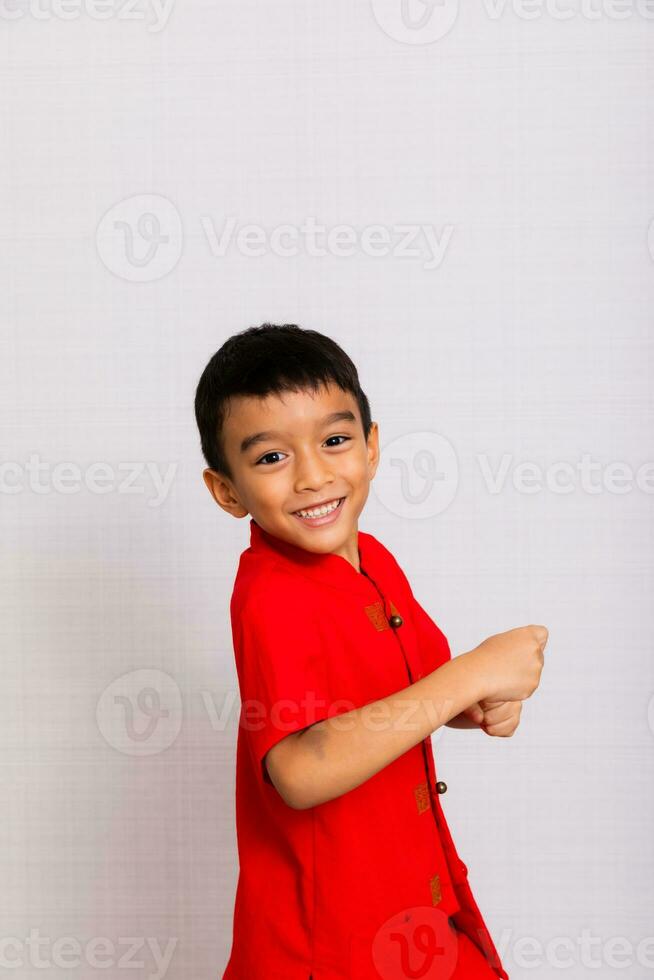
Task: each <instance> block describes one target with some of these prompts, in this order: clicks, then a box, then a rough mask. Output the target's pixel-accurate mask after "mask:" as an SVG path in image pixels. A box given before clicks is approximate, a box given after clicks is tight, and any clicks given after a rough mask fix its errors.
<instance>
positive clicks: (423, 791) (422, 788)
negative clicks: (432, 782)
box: [413, 783, 429, 813]
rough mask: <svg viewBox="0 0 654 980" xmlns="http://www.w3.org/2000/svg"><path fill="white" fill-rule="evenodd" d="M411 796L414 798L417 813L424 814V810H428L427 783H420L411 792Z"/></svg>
mask: <svg viewBox="0 0 654 980" xmlns="http://www.w3.org/2000/svg"><path fill="white" fill-rule="evenodd" d="M413 795H414V796H415V798H416V806H417V807H418V813H424V812H425V810H428V809H429V787H428V786H427V783H420V784H419V785H418V786H416V788H415V789H414V791H413Z"/></svg>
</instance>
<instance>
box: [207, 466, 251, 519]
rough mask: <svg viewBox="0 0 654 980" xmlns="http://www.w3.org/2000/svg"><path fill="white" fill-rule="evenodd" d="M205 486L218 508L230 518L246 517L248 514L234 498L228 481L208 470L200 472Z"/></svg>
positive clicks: (234, 495)
mask: <svg viewBox="0 0 654 980" xmlns="http://www.w3.org/2000/svg"><path fill="white" fill-rule="evenodd" d="M202 479H203V480H204V482H205V486H206V488H207V490H208V491H209V493H210V494H211V496H212V497H213V499H214V500H215V501H216V503H217V504H218V506H219V507H222V509H223V510H224V511H227V513H228V514H231V515H232V517H246V516H247V514H248V513H249V511H248V510H246V508H245V507H243V505H242V504H241V503H239V500H238V498H237V496H236V493H235V491H234V489H233V487H232V485H231V483H230V481H229V480H228V479H227V478H226V477H224V476H222V475H221V474H220V473H217V472H216V471H215V470H211V469H209V468H207V469H205V470H203V471H202Z"/></svg>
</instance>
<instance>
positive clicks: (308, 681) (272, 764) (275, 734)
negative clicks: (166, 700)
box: [195, 324, 547, 980]
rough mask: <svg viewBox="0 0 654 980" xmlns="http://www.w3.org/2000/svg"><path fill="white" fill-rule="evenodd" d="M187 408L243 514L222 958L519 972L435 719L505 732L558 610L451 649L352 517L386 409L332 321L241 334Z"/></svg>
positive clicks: (290, 977) (212, 475)
mask: <svg viewBox="0 0 654 980" xmlns="http://www.w3.org/2000/svg"><path fill="white" fill-rule="evenodd" d="M195 413H196V420H197V423H198V427H199V430H200V436H201V442H202V450H203V454H204V457H205V459H206V461H207V464H208V468H207V469H205V470H204V473H203V476H204V480H205V483H206V485H207V487H208V489H209V491H210V493H211V494H212V496H213V497H214V499H215V500H216V502H217V503H218V504H219V505H220V507H222V508H223V510H225V511H226V512H227V513H228V514H231V515H232V516H233V517H237V518H239V517H246V516H248V515H250V521H249V527H250V546H249V548H247V549H246V550H245V551H244V552H243V553H242V555H241V558H240V562H239V566H238V571H237V575H236V580H235V583H234V590H233V594H232V599H231V607H230V611H231V622H232V631H233V638H234V652H235V656H236V666H237V672H238V680H239V689H240V694H241V702H242V704H241V717H240V721H239V731H238V742H237V759H236V828H237V839H238V852H239V864H240V871H239V880H238V886H237V891H236V901H235V908H234V927H233V941H232V950H231V956H230V959H229V962H228V964H227V968H226V971H225V973H224V974H223V980H341V978H353V980H380V978H382V980H400V978H405V977H422V978H426V980H434V978H448V980H452V978H457V980H475V978H480V980H481V978H490V980H497V978H498V977H499V978H502V980H508V974H507V973H506V971H505V970H504V969H503V968H502V965H501V963H500V960H499V957H498V955H497V950H496V949H495V946H494V945H493V942H492V939H491V937H490V935H489V933H488V930H487V928H486V925H485V923H484V921H483V919H482V916H481V913H480V911H479V908H478V907H477V904H476V902H475V900H474V898H473V895H472V892H471V889H470V886H469V884H468V881H467V868H466V866H465V864H464V863H463V862H462V861H461V859H460V858H459V856H458V854H457V852H456V849H455V846H454V843H453V841H452V838H451V836H450V832H449V828H448V826H447V823H446V820H445V816H444V814H443V810H442V807H441V803H440V795H441V794H442V793H444V792H445V791H446V789H447V787H446V786H445V784H444V783H443V782H441V781H439V780H437V777H436V771H435V767H434V758H433V752H432V744H431V738H430V735H431V733H432V732H433V731H435V730H436V729H437V728H438V727H440V726H441V725H443V724H447V725H450V726H451V727H457V728H467V727H478V726H479V725H483V727H484V730H485V731H486V732H487V733H488V734H489V735H499V736H502V735H504V736H506V735H511V734H512V733H513V731H514V730H515V728H516V727H517V724H518V720H519V715H520V709H521V701H522V700H523V699H525V698H527V697H529V696H530V695H531V694H532V693H533V692H534V690H535V689H536V688H537V686H538V684H539V681H540V674H541V670H542V666H543V649H544V647H545V643H546V642H547V630H546V629H545V628H544V627H542V626H527V627H522V628H519V629H514V630H509V631H508V632H507V633H501V634H497V635H495V636H492V637H490V638H489V639H487V640H485V641H484V642H483V643H481V644H480V645H479V646H478V647H476V648H475V649H474V650H471V651H470V652H469V653H465V654H462V655H460V656H457V657H456V658H454V659H452V656H451V651H450V648H449V644H448V641H447V639H446V637H445V636H444V635H443V633H442V632H441V630H440V629H439V627H438V626H437V625H436V624H435V623H434V622H433V620H431V618H430V617H429V616H428V614H427V613H426V612H425V610H424V609H423V608H422V607H421V606H420V605H419V603H418V602H417V601H416V599H415V597H414V596H413V593H412V591H411V588H410V585H409V582H408V580H407V578H406V576H405V575H404V573H403V571H402V570H401V568H400V567H399V565H398V564H397V562H396V561H395V559H394V558H393V556H392V554H391V553H390V552H389V551H388V549H387V548H385V547H384V545H382V544H381V542H379V541H378V540H377V539H376V538H375V537H374V536H373V535H372V534H368V533H365V532H363V531H360V530H358V519H359V515H360V514H361V512H362V510H363V507H364V505H365V502H366V499H367V496H368V492H369V489H370V481H371V480H372V479H373V477H374V475H375V471H376V469H377V464H378V460H379V445H378V428H377V423H376V422H373V421H372V420H371V417H370V408H369V404H368V400H367V398H366V395H365V394H364V392H363V391H362V389H361V387H360V384H359V378H358V375H357V371H356V368H355V366H354V364H353V363H352V361H351V360H350V358H349V357H348V356H347V354H346V353H345V352H344V351H343V350H342V349H341V348H340V347H339V346H338V345H337V344H336V343H335V342H334V341H333V340H331V339H330V338H328V337H326V336H323V335H322V334H319V333H317V332H315V331H311V330H302V329H301V328H299V327H297V326H295V325H285V326H274V325H271V324H263V325H262V326H261V327H251V328H249V329H248V330H245V331H242V332H241V333H239V334H236V335H234V336H232V337H230V338H229V340H227V341H226V343H225V344H223V346H222V347H221V348H220V350H219V351H218V352H217V353H216V354H215V355H214V356H213V357H212V358H211V360H210V361H209V363H208V364H207V366H206V368H205V370H204V372H203V374H202V377H201V379H200V382H199V384H198V388H197V392H196V397H195Z"/></svg>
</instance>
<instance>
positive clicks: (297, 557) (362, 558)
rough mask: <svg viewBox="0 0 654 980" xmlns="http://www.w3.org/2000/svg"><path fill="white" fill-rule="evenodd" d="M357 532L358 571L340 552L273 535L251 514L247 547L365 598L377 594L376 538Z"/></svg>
mask: <svg viewBox="0 0 654 980" xmlns="http://www.w3.org/2000/svg"><path fill="white" fill-rule="evenodd" d="M357 533H358V548H359V565H360V568H361V569H362V571H361V572H357V570H356V568H355V567H354V566H353V565H352V564H350V562H349V561H348V560H347V558H344V557H343V556H342V555H334V554H318V553H316V552H313V551H307V550H306V549H305V548H300V547H299V545H295V544H291V543H290V542H288V541H283V540H282V539H281V538H277V537H275V535H273V534H270V533H269V532H268V531H265V530H264V529H263V528H262V527H260V526H259V524H257V522H256V521H255V520H254V518H253V517H251V518H250V550H251V551H252V552H253V553H254V554H259V555H262V554H268V555H269V556H271V557H275V558H277V559H278V560H279V561H281V562H282V563H284V564H291V565H293V566H294V567H295V568H296V569H297V570H298V571H300V572H301V573H302V574H304V575H307V576H309V577H310V578H312V579H315V580H316V581H319V582H322V583H323V584H325V585H332V586H335V587H336V588H343V589H347V590H348V591H354V592H356V593H357V594H358V595H361V596H365V597H367V598H368V597H370V596H371V594H374V596H377V590H376V588H375V586H374V584H373V581H372V580H373V579H374V580H375V581H376V580H377V577H378V576H377V572H378V570H377V569H376V567H375V561H374V554H373V552H374V541H375V539H374V538H373V536H372V535H371V534H366V533H365V532H364V531H358V532H357ZM363 572H365V573H366V574H363Z"/></svg>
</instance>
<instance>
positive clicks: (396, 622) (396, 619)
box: [389, 616, 404, 630]
mask: <svg viewBox="0 0 654 980" xmlns="http://www.w3.org/2000/svg"><path fill="white" fill-rule="evenodd" d="M403 622H404V620H403V619H402V617H401V616H391V618H390V619H389V623H390V624H391V626H392V627H393V629H394V630H396V629H397V628H398V626H401V625H402V623H403Z"/></svg>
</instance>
